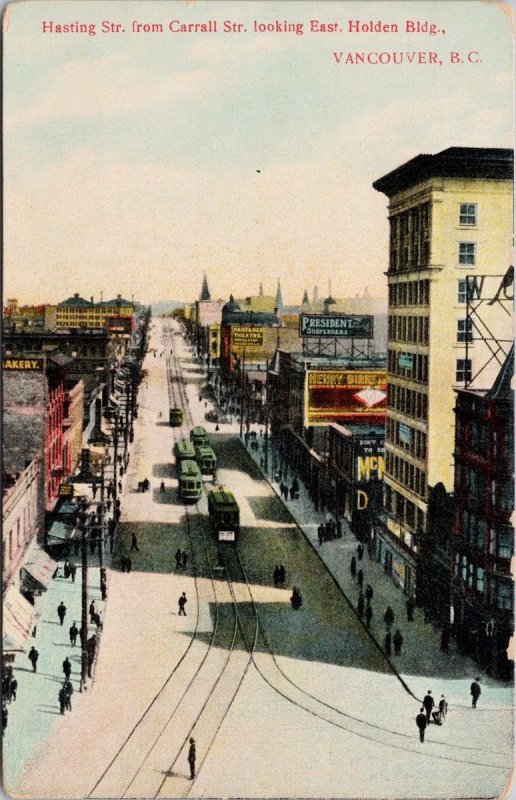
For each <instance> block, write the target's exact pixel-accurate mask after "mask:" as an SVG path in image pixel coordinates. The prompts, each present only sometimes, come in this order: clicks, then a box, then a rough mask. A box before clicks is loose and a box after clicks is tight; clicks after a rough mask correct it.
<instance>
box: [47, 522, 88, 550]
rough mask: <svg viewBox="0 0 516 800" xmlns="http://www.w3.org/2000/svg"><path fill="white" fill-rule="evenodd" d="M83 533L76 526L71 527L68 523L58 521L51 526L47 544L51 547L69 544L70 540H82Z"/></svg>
mask: <svg viewBox="0 0 516 800" xmlns="http://www.w3.org/2000/svg"><path fill="white" fill-rule="evenodd" d="M80 538H81V532H80V531H79V530H78V529H77V528H76V527H75V525H69V524H68V523H66V522H60V521H59V520H56V521H55V522H53V523H52V525H51V526H50V529H49V530H48V532H47V542H48V544H49V545H52V544H58V543H59V542H69V541H70V540H74V539H80Z"/></svg>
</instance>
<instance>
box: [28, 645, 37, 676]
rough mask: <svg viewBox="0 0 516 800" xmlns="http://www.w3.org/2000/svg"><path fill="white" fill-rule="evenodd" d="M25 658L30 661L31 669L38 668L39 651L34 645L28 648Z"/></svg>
mask: <svg viewBox="0 0 516 800" xmlns="http://www.w3.org/2000/svg"><path fill="white" fill-rule="evenodd" d="M27 658H28V659H29V661H30V663H31V664H32V671H33V672H36V671H37V668H38V658H39V653H38V651H37V650H36V648H35V647H34V646H33V647H31V648H30V650H29V654H28V656H27Z"/></svg>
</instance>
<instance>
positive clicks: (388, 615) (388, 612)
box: [383, 606, 394, 630]
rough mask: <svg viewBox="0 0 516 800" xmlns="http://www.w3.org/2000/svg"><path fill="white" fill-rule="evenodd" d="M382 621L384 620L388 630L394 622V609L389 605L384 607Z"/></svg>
mask: <svg viewBox="0 0 516 800" xmlns="http://www.w3.org/2000/svg"><path fill="white" fill-rule="evenodd" d="M383 621H384V622H385V626H386V628H387V630H390V628H391V625H392V623H393V622H394V611H393V610H392V608H391V607H390V606H387V608H386V609H385V614H384V615H383Z"/></svg>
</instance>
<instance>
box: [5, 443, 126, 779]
mask: <svg viewBox="0 0 516 800" xmlns="http://www.w3.org/2000/svg"><path fill="white" fill-rule="evenodd" d="M110 450H111V453H112V450H113V448H112V445H110ZM128 452H130V450H128ZM110 469H111V471H112V461H111V467H110ZM108 471H109V470H108ZM108 471H107V472H108ZM126 476H127V472H126V473H125V474H124V475H123V477H122V478H120V477H119V478H118V480H121V481H122V492H121V493H120V495H119V496H120V497H121V498H122V500H123V496H124V493H125V484H126ZM108 480H109V476H108V474H106V483H107V482H108ZM79 486H80V494H81V495H84V496H86V497H87V498H88V502H89V506H90V508H93V506H94V504H95V503H96V502H97V503H98V502H100V491H99V490H98V489H97V493H96V496H95V498H94V497H93V493H92V487H91V485H90V484H79ZM113 510H114V503H112V505H111V509H110V512H108V513H107V514H106V521H107V519H109V518H110V517H112V516H113ZM106 530H107V527H106ZM116 537H117V534H116V533H115V547H114V553H110V548H109V539H108V540H107V541H106V542H105V543H104V554H103V561H104V566H105V567H106V568H107V592H108V596H107V598H106V601H103V600H102V598H101V591H100V569H99V557H98V551H96V552H95V554H94V555H92V554H91V552H90V547H89V544H88V607H89V605H90V603H91V601H92V600H94V601H95V607H96V609H97V611H98V612H100V614H101V619H102V621H104V620H105V613H104V612H105V609H106V603H107V599H108V598H109V583H110V570H109V567H110V566H111V562H112V559H113V558H114V556H115V554H116V549H117V546H116ZM68 559H69V560H70V561H71V562H73V563H75V565H76V567H77V572H76V575H75V581H74V582H73V581H72V580H71V578H64V577H63V564H64V562H65V560H66V557H65V556H63V557H62V558H60V559H57V564H58V566H59V571H58V576H57V577H55V578H54V579H53V580H52V581H51V583H50V585H49V587H48V589H47V590H46V592H43V593H42V594H41V595H40V596H38V597H36V598H35V607H36V610H37V613H38V615H39V619H38V623H37V628H36V636H35V637H33V638H31V639H29V642H28V644H27V652H25V653H22V652H20V653H18V654H17V655H16V659H15V662H14V664H13V671H14V677H15V678H16V680H17V681H18V690H17V697H16V700H15V701H14V700H13V701H12V702H11V703H8V704H7V708H8V712H9V719H8V725H7V730H6V732H5V734H4V737H3V749H4V755H3V764H4V785H5V786H6V787H7V788H9V787H12V786H14V785H15V784H16V783H17V781H18V779H19V777H20V775H21V772H22V770H23V769H24V768H26V767H27V764H29V763H30V761H31V760H32V759H33V758H34V757H35V756H36V754H37V753H38V751H39V749H40V748H41V746H42V744H44V742H45V741H46V740H48V738H49V737H50V736H51V735H52V732H53V731H54V729H55V727H56V725H58V724H59V723H61V722H63V721H64V720H65V718H66V717H68V715H69V714H70V713H72V714H73V713H74V710H76V708H77V705H78V703H81V701H82V698H83V697H86V696H87V692H88V689H89V688H90V687H91V684H92V683H93V682H94V680H95V669H96V665H97V660H98V657H99V653H100V651H101V649H102V630H99V631H98V630H97V628H96V626H95V625H92V624H89V615H88V638H89V637H90V636H91V635H92V634H93V633H95V634H96V635H97V653H96V658H95V661H94V664H93V671H92V678H91V679H88V680H87V683H86V687H85V688H83V692H82V693H81V645H80V639H79V638H78V639H77V642H76V645H75V647H73V646H72V645H71V644H70V637H69V629H70V627H71V625H72V623H73V622H75V623H76V625H77V627H78V628H80V627H81V606H82V566H81V555H80V551H79V554H78V555H77V554H76V553H75V551H74V549H73V548H72V553H71V554H70V555H69V556H68ZM61 601H63V602H64V604H65V606H66V609H67V610H66V617H65V620H64V623H63V625H62V626H61V625H60V624H59V618H58V616H57V607H58V605H59V603H60V602H61ZM32 646H34V647H35V648H36V650H37V651H38V653H39V660H38V665H37V672H36V673H34V672H33V671H32V665H31V662H30V661H29V659H28V657H27V654H28V651H29V650H30V648H31V647H32ZM67 656H68V658H69V659H70V661H71V664H72V673H71V676H70V680H71V682H72V685H73V688H74V693H73V696H72V712H69V711H66V712H65V715H64V717H63V716H62V715H61V714H60V711H59V700H58V692H59V689H60V688H61V686H62V684H63V682H64V679H65V678H64V674H63V667H62V664H63V661H64V659H65V658H66V657H67Z"/></svg>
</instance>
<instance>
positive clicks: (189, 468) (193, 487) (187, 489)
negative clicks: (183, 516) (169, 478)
mask: <svg viewBox="0 0 516 800" xmlns="http://www.w3.org/2000/svg"><path fill="white" fill-rule="evenodd" d="M201 494H202V475H201V470H200V469H199V465H198V464H197V462H196V461H190V460H189V459H185V460H184V461H181V464H180V469H179V496H180V497H181V500H189V501H191V502H195V501H196V500H199V498H200V496H201Z"/></svg>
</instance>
